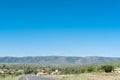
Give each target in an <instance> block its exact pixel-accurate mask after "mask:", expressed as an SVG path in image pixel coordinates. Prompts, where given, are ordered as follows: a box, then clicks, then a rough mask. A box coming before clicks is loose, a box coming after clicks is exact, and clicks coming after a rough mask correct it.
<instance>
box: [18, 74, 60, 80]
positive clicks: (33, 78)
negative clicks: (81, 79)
mask: <svg viewBox="0 0 120 80" xmlns="http://www.w3.org/2000/svg"><path fill="white" fill-rule="evenodd" d="M19 80H62V79H57V78H50V77H42V76H33V75H25V76H23V77H21V78H20V79H19Z"/></svg>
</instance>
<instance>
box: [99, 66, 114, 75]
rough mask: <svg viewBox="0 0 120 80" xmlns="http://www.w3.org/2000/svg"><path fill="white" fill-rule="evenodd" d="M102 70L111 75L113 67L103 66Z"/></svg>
mask: <svg viewBox="0 0 120 80" xmlns="http://www.w3.org/2000/svg"><path fill="white" fill-rule="evenodd" d="M101 69H103V70H104V71H105V72H106V73H109V72H111V71H112V70H113V66H111V65H105V66H102V67H101Z"/></svg>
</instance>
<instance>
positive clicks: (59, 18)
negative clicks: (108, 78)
mask: <svg viewBox="0 0 120 80" xmlns="http://www.w3.org/2000/svg"><path fill="white" fill-rule="evenodd" d="M119 4H120V1H119V0H0V56H51V55H55V56H57V55H58V56H110V57H112V56H114V57H120V5H119Z"/></svg>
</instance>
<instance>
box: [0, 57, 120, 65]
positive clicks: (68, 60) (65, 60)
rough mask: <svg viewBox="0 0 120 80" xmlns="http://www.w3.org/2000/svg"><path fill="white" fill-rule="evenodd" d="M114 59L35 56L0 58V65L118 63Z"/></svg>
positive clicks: (116, 59)
mask: <svg viewBox="0 0 120 80" xmlns="http://www.w3.org/2000/svg"><path fill="white" fill-rule="evenodd" d="M118 60H120V58H116V57H98V56H88V57H66V56H36V57H32V56H29V57H0V63H44V64H91V63H102V62H110V61H118Z"/></svg>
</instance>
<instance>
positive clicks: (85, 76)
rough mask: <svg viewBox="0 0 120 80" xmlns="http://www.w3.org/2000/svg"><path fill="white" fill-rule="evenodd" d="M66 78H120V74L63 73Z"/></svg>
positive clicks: (86, 79) (107, 79)
mask: <svg viewBox="0 0 120 80" xmlns="http://www.w3.org/2000/svg"><path fill="white" fill-rule="evenodd" d="M59 77H60V78H63V79H64V80H120V74H115V73H84V74H80V75H61V76H59Z"/></svg>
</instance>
